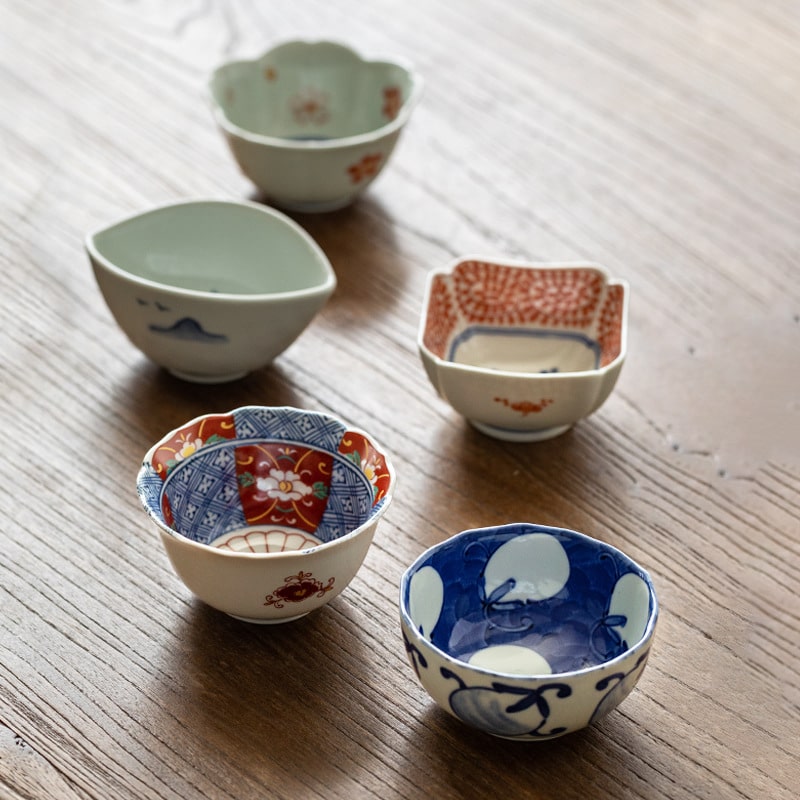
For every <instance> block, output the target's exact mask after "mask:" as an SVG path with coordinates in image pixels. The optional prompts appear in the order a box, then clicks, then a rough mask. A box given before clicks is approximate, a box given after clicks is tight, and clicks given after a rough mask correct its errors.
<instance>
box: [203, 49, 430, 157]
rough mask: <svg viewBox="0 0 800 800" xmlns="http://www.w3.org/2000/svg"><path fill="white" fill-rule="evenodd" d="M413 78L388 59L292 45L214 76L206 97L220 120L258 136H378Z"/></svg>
mask: <svg viewBox="0 0 800 800" xmlns="http://www.w3.org/2000/svg"><path fill="white" fill-rule="evenodd" d="M413 87H414V81H413V76H412V75H411V73H410V72H409V71H408V70H407V69H405V68H404V67H402V66H400V65H398V64H393V63H390V62H385V61H364V60H363V59H361V58H360V57H359V56H358V55H357V54H356V53H354V52H353V51H352V50H350V49H349V48H347V47H343V46H342V45H338V44H335V43H330V42H290V43H287V44H285V45H282V46H280V47H277V48H275V49H273V50H270V51H269V52H267V53H266V54H265V55H264V56H262V57H261V58H260V59H258V60H255V61H238V62H230V63H228V64H225V65H223V66H222V67H220V68H219V69H217V70H216V72H215V73H214V75H213V76H212V79H211V86H210V88H211V94H212V96H213V99H214V101H215V103H216V104H217V106H218V107H219V109H220V111H221V112H222V113H223V115H224V116H225V118H226V119H227V120H228V121H229V122H231V123H233V124H234V125H235V126H237V127H238V128H241V129H242V130H244V131H247V132H249V133H253V134H257V135H260V136H268V137H274V138H278V139H289V140H296V141H313V140H329V139H341V138H346V137H350V136H358V135H360V134H365V133H368V132H370V131H374V130H377V129H379V128H381V127H383V126H384V125H387V124H390V123H391V122H393V121H394V120H395V119H397V118H398V117H399V116H400V114H401V112H402V110H403V108H404V106H405V105H406V104H407V103H408V101H409V99H410V98H411V96H412V92H413Z"/></svg>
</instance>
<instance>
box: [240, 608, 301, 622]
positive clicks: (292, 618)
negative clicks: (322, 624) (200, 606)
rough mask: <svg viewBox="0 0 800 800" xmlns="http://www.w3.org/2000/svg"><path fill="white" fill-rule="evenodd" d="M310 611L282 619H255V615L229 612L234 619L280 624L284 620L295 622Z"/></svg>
mask: <svg viewBox="0 0 800 800" xmlns="http://www.w3.org/2000/svg"><path fill="white" fill-rule="evenodd" d="M309 613H310V612H308V611H306V612H305V613H304V614H298V615H297V616H294V617H281V618H280V619H255V618H253V617H240V616H238V615H236V614H228V616H229V617H233V618H234V619H238V620H239V622H250V623H252V624H253V625H280V624H281V623H283V622H294V621H295V620H296V619H300V618H301V617H305V616H307V615H308V614H309Z"/></svg>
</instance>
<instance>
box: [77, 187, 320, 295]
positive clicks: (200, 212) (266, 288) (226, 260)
mask: <svg viewBox="0 0 800 800" xmlns="http://www.w3.org/2000/svg"><path fill="white" fill-rule="evenodd" d="M92 243H93V246H94V248H95V249H96V251H97V252H98V253H99V255H100V256H101V257H102V258H104V259H105V260H106V261H108V262H110V263H111V264H112V265H113V266H115V267H116V268H118V269H120V270H123V271H124V272H127V273H129V274H130V275H131V276H133V277H135V278H141V279H144V280H148V281H154V282H155V283H159V284H162V285H167V286H172V287H177V288H180V289H189V290H194V291H200V292H209V293H225V294H241V295H252V294H273V293H285V292H294V291H302V290H307V289H312V288H315V287H319V286H322V285H325V284H326V283H328V282H330V280H331V270H330V267H329V265H328V264H327V262H326V259H325V257H324V256H323V255H322V253H321V251H320V250H319V248H317V247H316V245H315V244H314V243H313V241H312V240H311V239H310V237H309V236H308V235H307V234H306V233H305V232H304V231H303V230H302V229H301V228H299V227H298V226H297V225H296V224H295V223H294V222H292V221H290V220H289V219H288V218H286V217H284V216H283V215H282V214H278V213H276V212H274V211H272V210H271V209H266V208H262V207H259V206H254V205H250V204H245V203H232V202H222V201H219V202H218V201H207V202H206V201H199V202H189V203H179V204H176V205H172V206H166V207H164V208H158V209H154V210H153V211H149V212H147V213H145V214H141V215H139V216H136V217H133V218H131V219H128V220H125V221H123V222H120V223H118V224H116V225H113V226H111V227H109V228H106V229H105V230H103V231H101V232H99V233H97V234H95V235H94V236H93V237H92Z"/></svg>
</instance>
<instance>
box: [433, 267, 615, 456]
mask: <svg viewBox="0 0 800 800" xmlns="http://www.w3.org/2000/svg"><path fill="white" fill-rule="evenodd" d="M627 298H628V286H627V284H626V283H625V282H624V281H621V280H612V279H611V278H610V277H609V275H608V273H607V272H606V270H605V269H603V268H602V267H600V266H598V265H596V264H583V263H581V264H577V263H576V264H573V263H569V264H550V263H545V264H527V263H522V262H514V261H498V260H493V259H489V258H482V257H473V258H462V259H458V260H457V261H455V262H453V263H452V264H451V265H450V266H449V267H447V268H445V269H442V270H435V271H434V272H432V273H431V274H430V275H429V277H428V284H427V288H426V293H425V299H424V303H423V310H422V319H421V324H420V329H419V336H418V346H419V352H420V356H421V358H422V362H423V364H424V366H425V370H426V372H427V374H428V377H429V378H430V381H431V383H432V384H433V386H434V387H435V389H436V391H437V392H438V393H439V395H440V396H441V397H442V398H443V399H445V400H446V401H447V402H448V403H450V405H451V406H452V407H453V408H454V409H455V410H456V411H457V412H458V413H460V414H461V415H463V416H464V417H466V418H467V419H468V420H469V421H470V422H471V423H472V424H473V425H474V426H475V427H476V428H477V429H478V430H480V431H482V432H483V433H486V434H487V435H489V436H493V437H495V438H497V439H504V440H508V441H520V442H528V441H539V440H542V439H549V438H551V437H553V436H557V435H558V434H561V433H563V432H564V431H566V430H568V429H569V428H570V427H571V426H572V425H574V424H575V423H576V422H577V421H578V420H580V419H583V418H584V417H587V416H588V415H589V414H592V413H593V412H594V411H596V410H597V409H598V408H599V407H600V406H601V405H602V404H603V403H604V402H605V400H606V398H607V397H608V396H609V394H610V393H611V390H612V389H613V388H614V385H615V384H616V381H617V378H618V377H619V373H620V370H621V368H622V364H623V361H624V360H625V352H626V339H627V332H626V326H627V303H628V299H627Z"/></svg>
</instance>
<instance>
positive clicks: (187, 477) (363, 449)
mask: <svg viewBox="0 0 800 800" xmlns="http://www.w3.org/2000/svg"><path fill="white" fill-rule="evenodd" d="M394 480H395V477H394V470H393V468H392V465H391V463H390V461H389V459H388V457H387V456H386V454H385V453H384V451H383V450H382V448H380V447H379V446H378V445H377V444H376V443H375V440H374V439H373V438H372V437H371V436H369V435H368V434H366V433H364V432H363V431H361V430H359V429H358V428H354V427H352V426H350V425H347V424H346V423H344V422H342V421H341V420H338V419H336V418H335V417H332V416H330V415H327V414H322V413H318V412H313V411H306V410H303V409H297V408H290V407H268V406H245V407H242V408H238V409H235V410H234V411H231V412H229V413H226V414H205V415H203V416H201V417H197V418H196V419H193V420H191V421H189V422H187V423H186V424H185V425H182V426H181V427H179V428H176V429H175V430H174V431H171V432H170V433H168V434H167V435H166V436H164V437H163V438H162V439H161V440H160V441H159V442H157V443H156V444H155V445H153V447H152V448H151V449H150V450H149V451H148V452H147V454H146V456H145V457H144V460H143V463H142V467H141V470H140V472H139V476H138V480H137V491H138V494H139V497H140V499H141V502H142V504H143V506H144V508H145V510H146V511H147V513H148V515H149V517H150V519H151V520H152V521H153V522H154V523H155V525H156V527H157V530H158V533H159V536H160V538H161V542H162V544H163V546H164V548H165V550H166V553H167V555H168V557H169V560H170V562H171V563H172V566H173V567H174V569H175V572H176V573H177V575H178V576H179V577H180V579H181V580H182V581H183V582H184V583H185V584H186V586H187V588H188V589H189V590H190V591H191V592H192V593H194V594H195V595H196V596H197V597H199V598H200V599H201V600H203V601H204V602H206V603H208V604H209V605H210V606H212V607H214V608H216V609H218V610H220V611H223V612H225V613H226V614H229V615H230V616H233V617H236V618H238V619H242V620H244V621H247V622H255V623H263V624H269V623H279V622H288V621H290V620H294V619H298V618H299V617H302V616H305V615H306V614H308V613H309V612H310V611H314V610H315V609H317V608H319V607H320V606H322V605H324V604H325V603H328V602H330V600H332V599H333V598H334V597H336V596H337V595H339V594H340V593H341V592H342V591H343V590H344V589H345V588H346V587H347V586H348V584H349V583H350V581H351V580H352V579H353V577H354V576H355V575H356V573H357V571H358V569H359V568H360V566H361V564H362V562H363V560H364V558H365V556H366V554H367V551H368V550H369V547H370V544H371V543H372V539H373V536H374V533H375V529H376V527H377V524H378V521H379V520H380V519H381V517H382V516H383V515H384V513H385V512H386V509H387V507H388V506H389V503H390V502H391V498H392V492H393V490H394Z"/></svg>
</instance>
